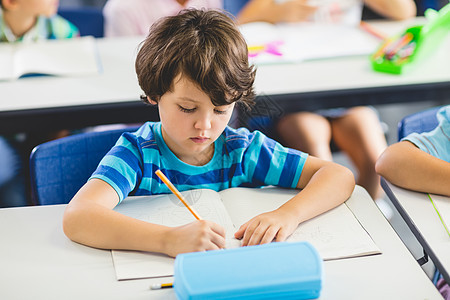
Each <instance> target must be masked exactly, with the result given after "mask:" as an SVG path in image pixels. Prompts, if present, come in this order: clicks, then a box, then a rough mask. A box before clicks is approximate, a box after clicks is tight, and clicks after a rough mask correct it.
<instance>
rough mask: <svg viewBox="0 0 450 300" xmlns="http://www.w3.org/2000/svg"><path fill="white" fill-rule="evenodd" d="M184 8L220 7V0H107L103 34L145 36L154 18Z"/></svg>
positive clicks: (169, 14) (172, 13) (104, 10)
mask: <svg viewBox="0 0 450 300" xmlns="http://www.w3.org/2000/svg"><path fill="white" fill-rule="evenodd" d="M186 8H206V9H209V8H222V0H152V1H149V0H108V2H106V5H105V7H104V8H103V15H104V17H105V36H131V35H141V36H145V35H147V34H148V30H149V28H150V26H151V25H152V24H153V23H154V22H155V21H156V20H158V19H159V18H161V17H165V16H173V15H176V14H178V12H179V11H181V10H183V9H186Z"/></svg>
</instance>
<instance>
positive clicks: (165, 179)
mask: <svg viewBox="0 0 450 300" xmlns="http://www.w3.org/2000/svg"><path fill="white" fill-rule="evenodd" d="M155 174H156V175H158V177H159V178H161V180H162V181H163V182H164V183H165V184H166V185H167V187H168V188H169V189H170V190H171V191H172V193H174V194H175V196H177V197H178V199H180V201H181V203H183V204H184V206H186V208H187V209H188V210H189V211H190V212H191V213H192V214H193V215H194V217H195V218H196V219H197V220H201V219H202V218H200V216H199V215H198V214H197V213H196V212H195V210H194V209H193V208H192V207H190V206H189V204H188V203H187V202H186V200H185V199H184V197H183V195H181V193H180V192H179V191H178V190H177V188H176V187H175V186H174V185H173V184H172V182H170V180H169V179H168V178H167V177H166V175H164V173H163V172H161V170H156V172H155Z"/></svg>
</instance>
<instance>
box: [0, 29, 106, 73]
mask: <svg viewBox="0 0 450 300" xmlns="http://www.w3.org/2000/svg"><path fill="white" fill-rule="evenodd" d="M0 66H1V68H0V80H14V79H17V78H20V77H22V76H24V75H35V74H40V75H55V76H83V75H89V74H98V73H100V70H101V63H100V59H99V55H98V51H97V47H96V45H95V38H94V37H92V36H85V37H79V38H72V39H63V40H44V41H38V42H23V43H0Z"/></svg>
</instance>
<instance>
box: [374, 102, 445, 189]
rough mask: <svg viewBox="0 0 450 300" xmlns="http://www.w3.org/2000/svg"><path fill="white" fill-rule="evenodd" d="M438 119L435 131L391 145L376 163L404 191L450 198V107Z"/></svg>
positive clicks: (441, 111) (439, 113)
mask: <svg viewBox="0 0 450 300" xmlns="http://www.w3.org/2000/svg"><path fill="white" fill-rule="evenodd" d="M437 118H438V121H439V125H438V126H437V127H436V128H435V129H434V130H432V131H430V132H423V133H412V134H410V135H408V136H406V137H404V138H403V139H402V140H401V141H400V142H398V143H395V144H393V145H391V146H389V147H388V148H387V149H386V150H385V151H384V152H383V154H382V155H381V156H380V158H379V159H378V161H377V163H376V170H377V173H378V174H380V175H381V176H383V177H384V178H386V179H387V180H388V181H389V182H392V183H393V184H395V185H398V186H400V187H402V188H406V189H410V190H414V191H418V192H423V193H432V194H440V195H445V196H447V197H450V105H447V106H444V107H443V108H441V109H440V110H439V111H438V113H437Z"/></svg>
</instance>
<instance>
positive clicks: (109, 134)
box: [30, 127, 138, 205]
mask: <svg viewBox="0 0 450 300" xmlns="http://www.w3.org/2000/svg"><path fill="white" fill-rule="evenodd" d="M137 128H138V127H126V128H122V129H116V130H110V131H101V132H88V133H81V134H75V135H72V136H68V137H63V138H60V139H57V140H53V141H50V142H46V143H43V144H40V145H38V146H36V147H35V148H34V149H33V151H32V152H31V155H30V179H31V193H32V200H33V203H34V204H37V205H49V204H65V203H69V201H70V199H72V197H73V196H74V195H75V194H76V192H77V191H78V190H79V189H80V188H81V187H82V186H83V185H84V184H85V183H86V181H87V180H88V179H89V177H90V175H91V174H92V173H93V172H94V171H95V169H96V168H97V165H98V163H99V162H100V160H101V159H102V158H103V156H104V155H105V154H106V153H107V152H108V151H109V149H111V147H112V146H113V145H114V144H115V143H116V141H117V139H118V138H119V136H120V135H121V134H122V133H123V132H126V131H135V130H136V129H137Z"/></svg>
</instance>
